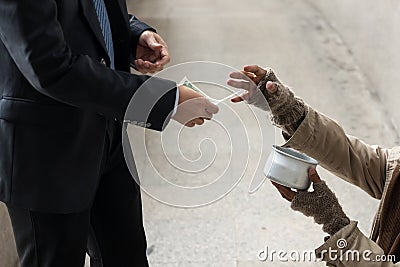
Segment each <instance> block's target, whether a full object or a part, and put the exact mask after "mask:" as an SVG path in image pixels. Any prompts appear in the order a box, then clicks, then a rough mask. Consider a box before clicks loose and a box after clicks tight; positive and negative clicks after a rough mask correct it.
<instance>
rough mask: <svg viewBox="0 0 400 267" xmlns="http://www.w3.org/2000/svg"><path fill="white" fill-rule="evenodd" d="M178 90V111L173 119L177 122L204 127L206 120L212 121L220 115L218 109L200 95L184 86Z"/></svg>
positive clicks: (188, 125)
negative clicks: (217, 114)
mask: <svg viewBox="0 0 400 267" xmlns="http://www.w3.org/2000/svg"><path fill="white" fill-rule="evenodd" d="M178 90H179V102H178V109H177V111H176V113H175V115H174V116H173V117H172V118H173V119H174V120H176V121H177V122H179V123H181V124H183V125H185V126H187V127H194V126H195V125H202V124H203V123H204V120H211V119H212V117H213V115H214V114H216V113H218V111H219V109H218V107H217V106H216V105H214V104H212V103H211V102H210V101H208V100H207V98H205V97H203V96H202V95H200V94H199V93H197V92H195V91H193V90H192V89H190V88H188V87H186V86H183V85H180V86H178Z"/></svg>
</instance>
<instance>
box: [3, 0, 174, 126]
mask: <svg viewBox="0 0 400 267" xmlns="http://www.w3.org/2000/svg"><path fill="white" fill-rule="evenodd" d="M0 39H1V41H2V42H3V43H4V45H5V47H6V49H7V50H8V53H9V54H10V56H11V57H12V58H13V60H14V62H15V64H16V65H17V67H18V68H19V70H20V71H21V72H22V73H23V75H24V77H25V78H26V79H27V80H28V81H29V82H30V84H31V85H32V86H33V87H34V88H35V89H36V90H37V91H39V92H40V93H42V94H44V95H47V96H49V97H51V98H53V99H55V100H58V101H60V102H63V103H65V104H68V105H71V106H75V107H78V108H80V109H84V110H89V111H93V112H97V113H102V114H104V115H106V116H109V117H114V118H117V119H120V120H122V119H123V118H124V114H125V111H126V108H127V106H128V103H129V101H130V100H131V98H132V96H133V95H134V94H135V93H136V92H137V90H138V88H139V87H141V85H143V86H142V87H141V91H143V92H145V93H142V94H141V97H142V98H143V99H137V101H139V102H140V103H141V104H142V105H144V106H146V105H149V106H151V114H149V116H147V117H143V116H146V115H148V114H145V113H146V112H142V113H139V114H138V113H136V114H133V113H131V116H132V117H131V118H129V119H130V120H135V121H140V122H146V123H150V124H151V125H152V126H151V127H150V128H153V129H156V130H161V129H162V126H163V125H165V122H166V121H168V119H169V117H170V112H171V111H172V110H173V109H174V102H175V94H176V84H175V83H174V82H171V81H167V80H162V79H155V78H154V79H151V80H157V81H156V82H155V83H156V84H157V86H154V87H153V86H151V85H152V82H148V83H145V82H146V81H147V80H148V78H149V77H147V76H138V75H132V74H130V73H126V72H119V71H114V70H111V69H109V68H107V67H105V66H103V65H102V64H100V63H99V62H97V61H96V60H94V59H92V58H90V57H89V56H87V55H82V54H75V53H73V52H72V51H71V49H70V47H69V46H68V45H67V43H66V41H65V39H64V35H63V31H62V28H61V25H60V24H59V22H58V20H57V6H56V3H55V1H54V0H42V1H39V2H38V1H31V0H19V1H12V0H0ZM148 99H149V100H148ZM153 100H157V102H156V103H150V102H149V101H153ZM146 101H147V102H146ZM146 107H147V106H146ZM147 109H148V108H147Z"/></svg>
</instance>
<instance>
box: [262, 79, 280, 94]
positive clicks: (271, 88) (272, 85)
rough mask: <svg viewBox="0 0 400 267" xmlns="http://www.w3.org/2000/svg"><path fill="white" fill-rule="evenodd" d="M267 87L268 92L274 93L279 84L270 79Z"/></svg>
mask: <svg viewBox="0 0 400 267" xmlns="http://www.w3.org/2000/svg"><path fill="white" fill-rule="evenodd" d="M265 87H266V88H267V91H268V92H270V93H272V94H274V93H276V91H278V88H279V85H278V84H277V83H275V82H271V81H268V82H267V84H266V85H265Z"/></svg>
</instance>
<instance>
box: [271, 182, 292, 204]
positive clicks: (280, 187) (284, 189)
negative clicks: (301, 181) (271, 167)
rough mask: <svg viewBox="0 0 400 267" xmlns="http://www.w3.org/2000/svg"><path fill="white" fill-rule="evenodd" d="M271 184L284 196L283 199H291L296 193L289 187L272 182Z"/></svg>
mask: <svg viewBox="0 0 400 267" xmlns="http://www.w3.org/2000/svg"><path fill="white" fill-rule="evenodd" d="M272 184H273V185H274V186H275V187H276V189H278V191H279V192H280V193H281V194H282V195H283V196H284V197H285V199H287V200H289V201H292V200H293V198H294V197H295V195H296V192H294V191H292V190H291V189H290V188H289V187H286V186H283V185H280V184H277V183H275V182H272Z"/></svg>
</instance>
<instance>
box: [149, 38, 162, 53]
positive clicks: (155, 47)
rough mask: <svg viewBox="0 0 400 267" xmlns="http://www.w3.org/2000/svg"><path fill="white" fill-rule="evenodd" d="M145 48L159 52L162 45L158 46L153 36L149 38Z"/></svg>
mask: <svg viewBox="0 0 400 267" xmlns="http://www.w3.org/2000/svg"><path fill="white" fill-rule="evenodd" d="M147 46H148V47H149V48H150V49H151V50H161V48H162V47H163V45H162V44H160V43H159V42H157V40H156V39H155V38H154V36H152V37H151V38H149V39H148V40H147Z"/></svg>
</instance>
